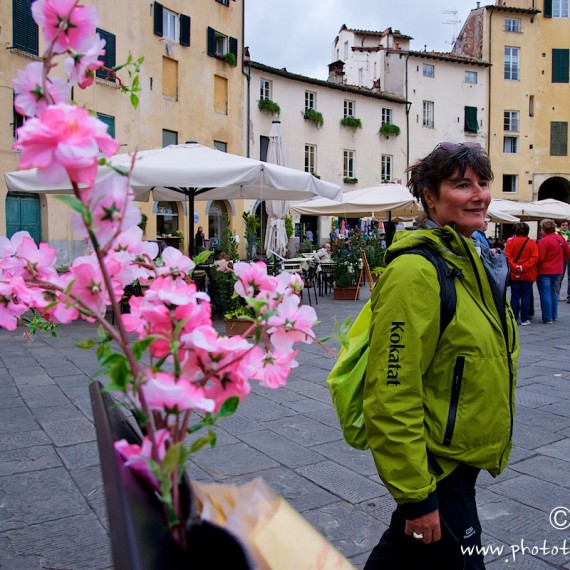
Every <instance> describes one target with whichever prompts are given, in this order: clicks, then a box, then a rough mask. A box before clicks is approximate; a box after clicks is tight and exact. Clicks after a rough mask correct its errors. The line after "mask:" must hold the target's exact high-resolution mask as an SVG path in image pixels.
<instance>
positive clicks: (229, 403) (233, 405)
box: [216, 396, 239, 418]
mask: <svg viewBox="0 0 570 570" xmlns="http://www.w3.org/2000/svg"><path fill="white" fill-rule="evenodd" d="M238 406H239V398H238V397H237V396H232V397H231V398H228V399H227V400H226V401H225V402H224V403H223V404H222V407H221V408H220V411H219V412H218V413H217V414H216V415H217V417H219V418H225V417H227V416H231V415H232V414H233V413H234V412H235V411H236V410H237V408H238Z"/></svg>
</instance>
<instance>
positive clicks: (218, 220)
mask: <svg viewBox="0 0 570 570" xmlns="http://www.w3.org/2000/svg"><path fill="white" fill-rule="evenodd" d="M228 222H229V211H228V206H227V204H226V202H225V201H224V200H213V201H212V202H211V203H210V205H209V208H208V239H209V240H210V241H211V244H212V249H213V250H216V249H218V248H219V246H220V240H221V238H222V234H223V232H224V230H225V229H226V228H227V225H228Z"/></svg>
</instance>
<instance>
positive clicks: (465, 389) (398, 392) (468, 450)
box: [364, 226, 519, 519]
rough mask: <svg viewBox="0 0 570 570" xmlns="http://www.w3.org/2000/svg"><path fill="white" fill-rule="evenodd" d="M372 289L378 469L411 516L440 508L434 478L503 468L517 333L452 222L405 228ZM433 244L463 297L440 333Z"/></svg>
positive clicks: (369, 403) (373, 445)
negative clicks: (426, 251) (428, 253)
mask: <svg viewBox="0 0 570 570" xmlns="http://www.w3.org/2000/svg"><path fill="white" fill-rule="evenodd" d="M396 240H397V241H395V242H394V243H393V244H392V246H391V247H390V248H389V249H388V251H387V253H386V256H387V261H388V262H389V265H388V266H387V268H386V269H385V271H384V273H383V274H382V276H381V278H380V280H379V282H378V283H377V285H376V286H375V288H374V291H373V295H372V324H371V332H370V356H369V361H368V368H367V374H366V381H365V388H364V414H365V425H366V434H367V438H368V443H369V445H370V449H371V451H372V454H373V457H374V461H375V463H376V467H377V469H378V473H379V475H380V477H381V478H382V480H383V481H384V483H385V485H386V487H387V488H388V490H389V491H390V492H391V494H392V496H393V497H394V498H395V499H396V501H397V502H398V504H399V505H404V508H405V510H406V513H407V515H406V516H407V518H410V519H413V518H417V517H418V516H421V515H423V514H426V513H428V512H431V511H432V510H435V509H436V508H437V498H436V495H435V494H434V491H435V488H436V482H437V481H438V480H440V479H441V478H443V477H445V476H446V475H448V474H449V473H450V472H451V471H452V470H453V469H454V468H455V467H457V465H458V464H460V463H462V464H467V465H470V466H473V467H479V468H481V469H486V470H487V471H489V473H491V475H493V476H496V475H497V474H499V473H500V472H501V471H502V470H503V469H504V468H505V466H506V465H507V462H508V458H509V453H510V450H511V446H512V433H513V418H514V400H515V382H516V362H517V358H518V351H519V349H518V334H517V327H516V320H515V319H514V316H513V313H512V310H511V308H510V305H509V304H508V303H507V301H506V289H505V287H506V282H505V284H504V286H503V287H501V288H500V289H501V292H500V293H498V292H497V290H496V291H495V297H497V296H500V297H502V298H501V299H500V300H499V301H497V302H496V301H495V299H494V297H493V292H492V287H491V285H490V281H489V279H488V278H487V274H486V269H485V267H484V265H483V262H482V260H481V258H480V257H479V255H478V254H477V251H476V249H475V247H474V245H473V243H472V241H471V240H470V239H466V238H464V237H463V236H461V235H459V234H458V233H457V232H456V231H455V230H454V229H452V228H451V227H449V226H446V227H445V228H437V229H426V230H417V231H405V232H399V233H398V234H397V235H396ZM425 243H428V244H429V245H430V246H432V247H433V248H435V249H436V250H437V251H438V252H439V253H440V254H441V255H442V256H443V258H444V259H445V261H446V262H447V264H448V266H449V267H450V268H456V269H458V270H460V272H461V274H460V276H459V277H457V278H456V279H455V287H456V291H457V306H456V312H455V316H454V318H453V320H452V321H451V323H450V324H449V325H448V327H447V328H446V330H445V331H444V332H443V335H442V336H441V338H439V320H440V296H439V284H438V279H437V273H436V269H435V267H434V266H433V264H432V263H431V262H430V261H429V260H427V259H425V258H423V257H421V256H419V255H401V256H399V255H398V254H400V253H401V252H403V251H404V250H406V249H409V248H411V247H414V246H417V245H420V244H425Z"/></svg>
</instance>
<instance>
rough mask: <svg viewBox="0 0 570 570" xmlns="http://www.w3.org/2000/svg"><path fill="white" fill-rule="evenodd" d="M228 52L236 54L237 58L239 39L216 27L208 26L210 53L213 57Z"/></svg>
mask: <svg viewBox="0 0 570 570" xmlns="http://www.w3.org/2000/svg"><path fill="white" fill-rule="evenodd" d="M227 52H229V53H232V54H233V55H235V57H236V60H237V55H238V41H237V39H236V38H232V37H229V36H226V35H224V34H222V33H220V32H218V31H216V30H214V28H210V27H208V55H209V56H211V57H222V56H224V55H225V54H226V53H227Z"/></svg>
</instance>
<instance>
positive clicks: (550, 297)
mask: <svg viewBox="0 0 570 570" xmlns="http://www.w3.org/2000/svg"><path fill="white" fill-rule="evenodd" d="M540 230H541V232H542V237H541V238H540V240H538V279H537V281H536V285H537V287H538V294H539V295H540V309H541V311H542V322H543V323H544V324H547V325H549V324H552V321H557V320H558V282H559V281H560V278H561V277H562V274H563V273H564V263H565V262H566V260H567V259H569V258H570V246H568V244H567V243H566V240H565V239H564V238H563V237H562V236H561V235H558V234H557V233H556V224H555V223H554V222H553V221H552V220H548V219H546V220H542V222H540Z"/></svg>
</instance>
